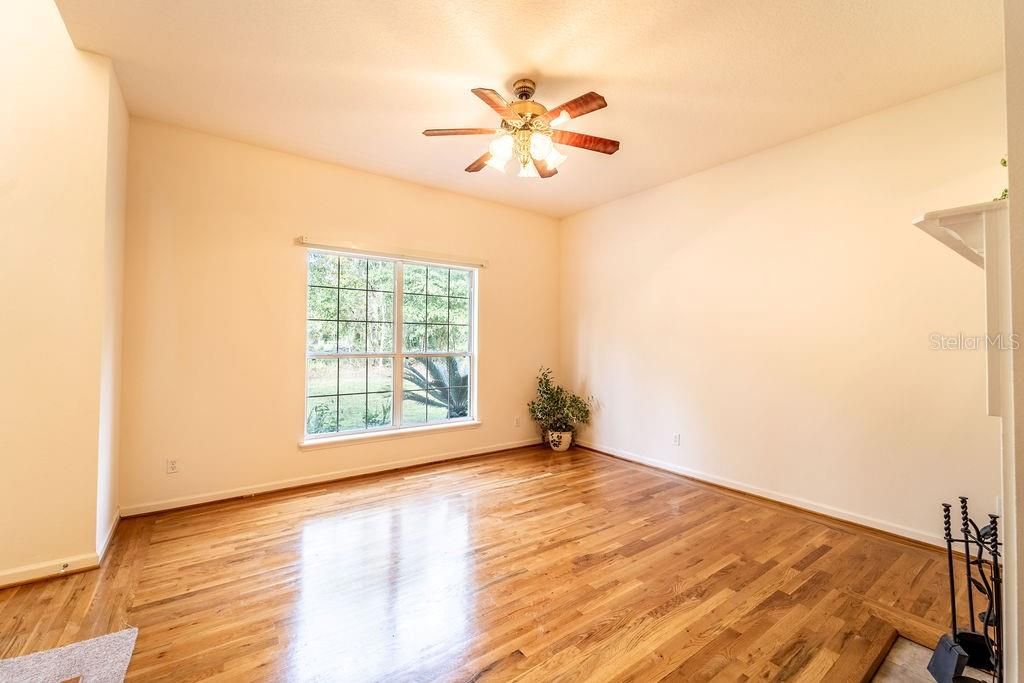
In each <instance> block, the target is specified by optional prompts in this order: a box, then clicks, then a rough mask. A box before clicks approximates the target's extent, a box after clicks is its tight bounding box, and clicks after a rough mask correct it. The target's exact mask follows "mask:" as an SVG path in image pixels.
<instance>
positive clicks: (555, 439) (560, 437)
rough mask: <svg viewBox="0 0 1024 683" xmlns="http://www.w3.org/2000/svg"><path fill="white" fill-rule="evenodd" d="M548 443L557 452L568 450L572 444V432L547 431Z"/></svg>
mask: <svg viewBox="0 0 1024 683" xmlns="http://www.w3.org/2000/svg"><path fill="white" fill-rule="evenodd" d="M548 445H549V446H551V448H552V450H556V451H558V452H559V453H561V452H562V451H566V450H569V446H571V445H572V432H548Z"/></svg>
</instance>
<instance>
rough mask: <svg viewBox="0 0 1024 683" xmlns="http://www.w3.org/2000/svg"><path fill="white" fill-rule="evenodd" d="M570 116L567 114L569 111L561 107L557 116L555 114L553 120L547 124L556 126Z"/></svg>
mask: <svg viewBox="0 0 1024 683" xmlns="http://www.w3.org/2000/svg"><path fill="white" fill-rule="evenodd" d="M571 118H572V117H571V116H569V112H567V111H566V110H564V109H563V110H562V111H560V112H558V116H556V117H555V118H554V120H552V121H551V123H550V124H548V125H550V126H551V127H552V128H557V127H558V126H560V125H562V124H563V123H565V122H566V121H568V120H569V119H571Z"/></svg>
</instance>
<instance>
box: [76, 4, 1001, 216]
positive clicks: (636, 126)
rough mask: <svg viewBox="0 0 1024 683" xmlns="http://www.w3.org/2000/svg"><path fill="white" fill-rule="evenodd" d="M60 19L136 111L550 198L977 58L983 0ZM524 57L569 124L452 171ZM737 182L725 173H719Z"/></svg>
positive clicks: (470, 155) (567, 196)
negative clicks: (536, 167)
mask: <svg viewBox="0 0 1024 683" xmlns="http://www.w3.org/2000/svg"><path fill="white" fill-rule="evenodd" d="M57 5H58V7H59V8H60V10H61V13H62V14H63V16H64V20H65V22H66V23H67V26H68V29H69V32H70V34H71V37H72V38H73V40H74V41H75V44H76V45H77V46H78V47H80V48H82V49H85V50H90V51H93V52H98V53H101V54H105V55H109V56H110V57H112V58H113V60H114V64H115V67H116V70H117V74H118V77H119V78H120V81H121V85H122V88H123V90H124V94H125V98H126V99H127V103H128V108H129V110H130V111H131V112H132V113H133V114H135V115H137V116H142V117H146V118H151V119H156V120H160V121H166V122H169V123H174V124H179V125H182V126H186V127H189V128H193V129H196V130H201V131H206V132H210V133H214V134H217V135H223V136H225V137H229V138H233V139H237V140H243V141H247V142H252V143H255V144H258V145H263V146H267V147H271V148H275V149H280V150H284V151H289V152H294V153H296V154H301V155H305V156H309V157H313V158H317V159H323V160H327V161H332V162H336V163H339V164H343V165H345V166H350V167H353V168H358V169H363V170H366V171H371V172H374V173H379V174H382V175H387V176H392V177H397V178H403V179H407V180H411V181H414V182H418V183H422V184H425V185H429V186H433V187H440V188H445V189H449V190H453V191H456V192H461V193H465V194H468V195H473V196H477V197H482V198H486V199H491V200H494V201H498V202H502V203H505V204H511V205H516V206H520V207H524V208H527V209H530V210H534V211H537V212H541V213H545V214H549V215H552V216H565V215H568V214H571V213H575V212H577V211H580V210H582V209H586V208H589V207H592V206H595V205H598V204H601V203H603V202H606V201H609V200H611V199H615V198H617V197H622V196H624V195H627V194H631V193H634V192H638V191H640V190H643V189H646V188H649V187H653V186H655V185H659V184H661V183H664V182H667V181H669V180H672V179H674V178H678V177H681V176H684V175H687V174H689V173H693V172H695V171H697V170H700V169H703V168H707V167H710V166H713V165H715V164H718V163H721V162H724V161H727V160H730V159H734V158H737V157H740V156H743V155H746V154H749V153H751V152H754V151H757V150H760V149H764V148H766V147H770V146H772V145H775V144H778V143H780V142H784V141H786V140H790V139H793V138H796V137H799V136H801V135H805V134H807V133H810V132H813V131H816V130H820V129H823V128H827V127H829V126H832V125H835V124H837V123H840V122H842V121H846V120H849V119H852V118H856V117H858V116H861V115H863V114H867V113H869V112H872V111H876V110H879V109H882V108H885V107H887V106H890V105H893V104H896V103H899V102H903V101H906V100H908V99H912V98H914V97H917V96H920V95H924V94H926V93H929V92H932V91H935V90H939V89H942V88H944V87H947V86H950V85H953V84H956V83H959V82H962V81H965V80H969V79H971V78H975V77H977V76H981V75H984V74H987V73H991V72H993V71H996V70H998V69H1000V68H1001V66H1002V39H1001V5H1002V3H1001V0H966V1H965V0H857V1H856V2H842V1H839V0H785V1H782V2H765V1H764V0H671V1H669V0H658V1H653V0H651V1H638V2H626V1H623V0H615V1H602V0H585V1H584V0H567V1H562V2H559V1H557V0H541V1H537V0H517V1H516V2H506V1H502V0H475V1H473V2H469V1H463V0H458V1H456V0H375V1H373V2H354V1H353V2H348V1H342V2H339V1H337V0H291V1H284V0H173V1H172V0H131V1H130V2H127V1H125V0H57ZM521 76H530V77H532V78H534V79H535V80H536V81H537V94H536V99H537V100H538V101H540V102H542V103H544V104H546V105H547V106H549V107H551V106H554V105H556V104H558V103H560V102H562V101H564V100H567V99H570V98H572V97H575V96H576V95H580V94H582V93H584V92H587V91H588V90H596V91H597V92H599V93H601V94H602V95H604V96H605V97H606V98H607V100H608V108H607V109H603V110H601V111H598V112H595V113H592V114H589V115H587V116H585V117H582V118H580V119H578V120H574V121H571V122H570V123H569V124H567V125H566V126H565V128H566V129H567V130H576V131H582V132H587V133H593V134H596V135H602V136H605V137H611V138H615V139H618V140H621V141H622V149H621V151H619V152H618V153H617V154H615V155H614V156H611V157H608V156H604V155H602V154H596V153H593V152H586V151H583V150H576V149H572V148H567V150H568V151H566V154H567V155H568V156H569V160H568V161H566V162H565V164H564V166H563V167H562V168H561V169H560V173H559V174H558V175H557V176H555V177H554V178H552V179H548V180H524V179H518V178H516V177H515V176H514V175H509V176H503V175H501V174H499V173H497V172H494V171H492V170H490V169H485V170H484V171H482V172H480V173H475V174H469V173H465V172H464V171H463V170H462V169H463V168H464V167H465V166H466V165H467V164H468V163H469V162H470V161H472V160H473V159H475V158H476V157H477V156H479V155H480V154H481V153H482V152H483V151H484V150H485V148H486V143H487V141H488V139H487V138H485V137H457V138H456V137H451V138H425V137H423V136H422V135H420V131H422V130H423V129H424V128H443V127H476V126H494V125H496V124H497V117H496V116H495V114H493V113H492V112H491V111H490V110H489V109H488V108H487V107H486V106H485V105H484V104H483V103H482V102H480V101H479V100H477V99H476V98H475V97H474V96H473V95H472V94H470V92H469V90H470V88H473V87H478V86H483V87H491V88H495V89H497V90H499V91H501V92H503V93H504V94H506V96H508V91H509V88H510V86H511V84H512V82H513V81H514V80H515V79H516V78H517V77H521ZM737 191H738V192H741V191H742V189H741V188H737Z"/></svg>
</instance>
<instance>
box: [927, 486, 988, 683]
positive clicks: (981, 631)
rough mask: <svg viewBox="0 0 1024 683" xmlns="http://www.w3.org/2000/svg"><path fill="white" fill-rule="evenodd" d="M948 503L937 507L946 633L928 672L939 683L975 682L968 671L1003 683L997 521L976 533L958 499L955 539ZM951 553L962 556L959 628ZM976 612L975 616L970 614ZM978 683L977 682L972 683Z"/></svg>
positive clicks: (964, 501)
mask: <svg viewBox="0 0 1024 683" xmlns="http://www.w3.org/2000/svg"><path fill="white" fill-rule="evenodd" d="M950 507H951V506H950V505H949V503H943V504H942V524H943V529H944V531H945V534H944V535H945V539H946V562H947V567H948V570H949V611H950V633H947V634H943V635H942V637H941V638H939V642H938V643H937V644H936V645H935V651H934V652H933V653H932V658H931V662H930V663H929V664H928V671H929V673H931V674H932V677H933V678H934V679H935V680H936V681H938V682H939V683H970V682H971V681H977V679H974V678H969V677H966V676H964V675H963V673H964V669H965V668H966V667H968V666H970V667H973V668H975V669H978V670H979V671H984V672H985V673H987V674H990V675H991V677H992V680H993V681H996V682H997V683H1003V662H1002V658H1003V614H1002V599H1003V590H1002V567H1001V566H1000V555H1001V553H1000V550H999V549H1000V547H1001V546H1002V545H1003V544H1002V543H1000V541H999V517H998V516H996V515H991V514H990V515H989V516H988V524H987V525H985V526H983V527H979V526H978V524H977V523H976V522H975V521H974V520H973V519H971V516H970V513H969V512H968V510H967V498H966V497H965V496H960V522H961V524H960V535H959V537H954V536H953V524H952V520H951V519H950ZM954 549H956V550H960V551H962V552H963V556H964V563H963V568H962V579H963V581H965V582H966V587H967V613H968V618H967V619H965V620H964V621H965V624H964V628H961V627H960V624H959V622H958V620H957V609H956V608H957V603H956V592H957V562H956V561H955V557H954ZM976 610H978V611H976ZM978 683H980V682H978Z"/></svg>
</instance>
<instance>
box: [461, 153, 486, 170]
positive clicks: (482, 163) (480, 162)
mask: <svg viewBox="0 0 1024 683" xmlns="http://www.w3.org/2000/svg"><path fill="white" fill-rule="evenodd" d="M490 160H491V153H490V152H484V153H483V154H482V155H481V156H480V158H479V159H477V160H476V161H474V162H473V163H471V164H470V165H469V166H467V167H466V172H467V173H476V172H477V171H479V170H480V169H482V168H483V167H484V166H486V165H487V162H488V161H490Z"/></svg>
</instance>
